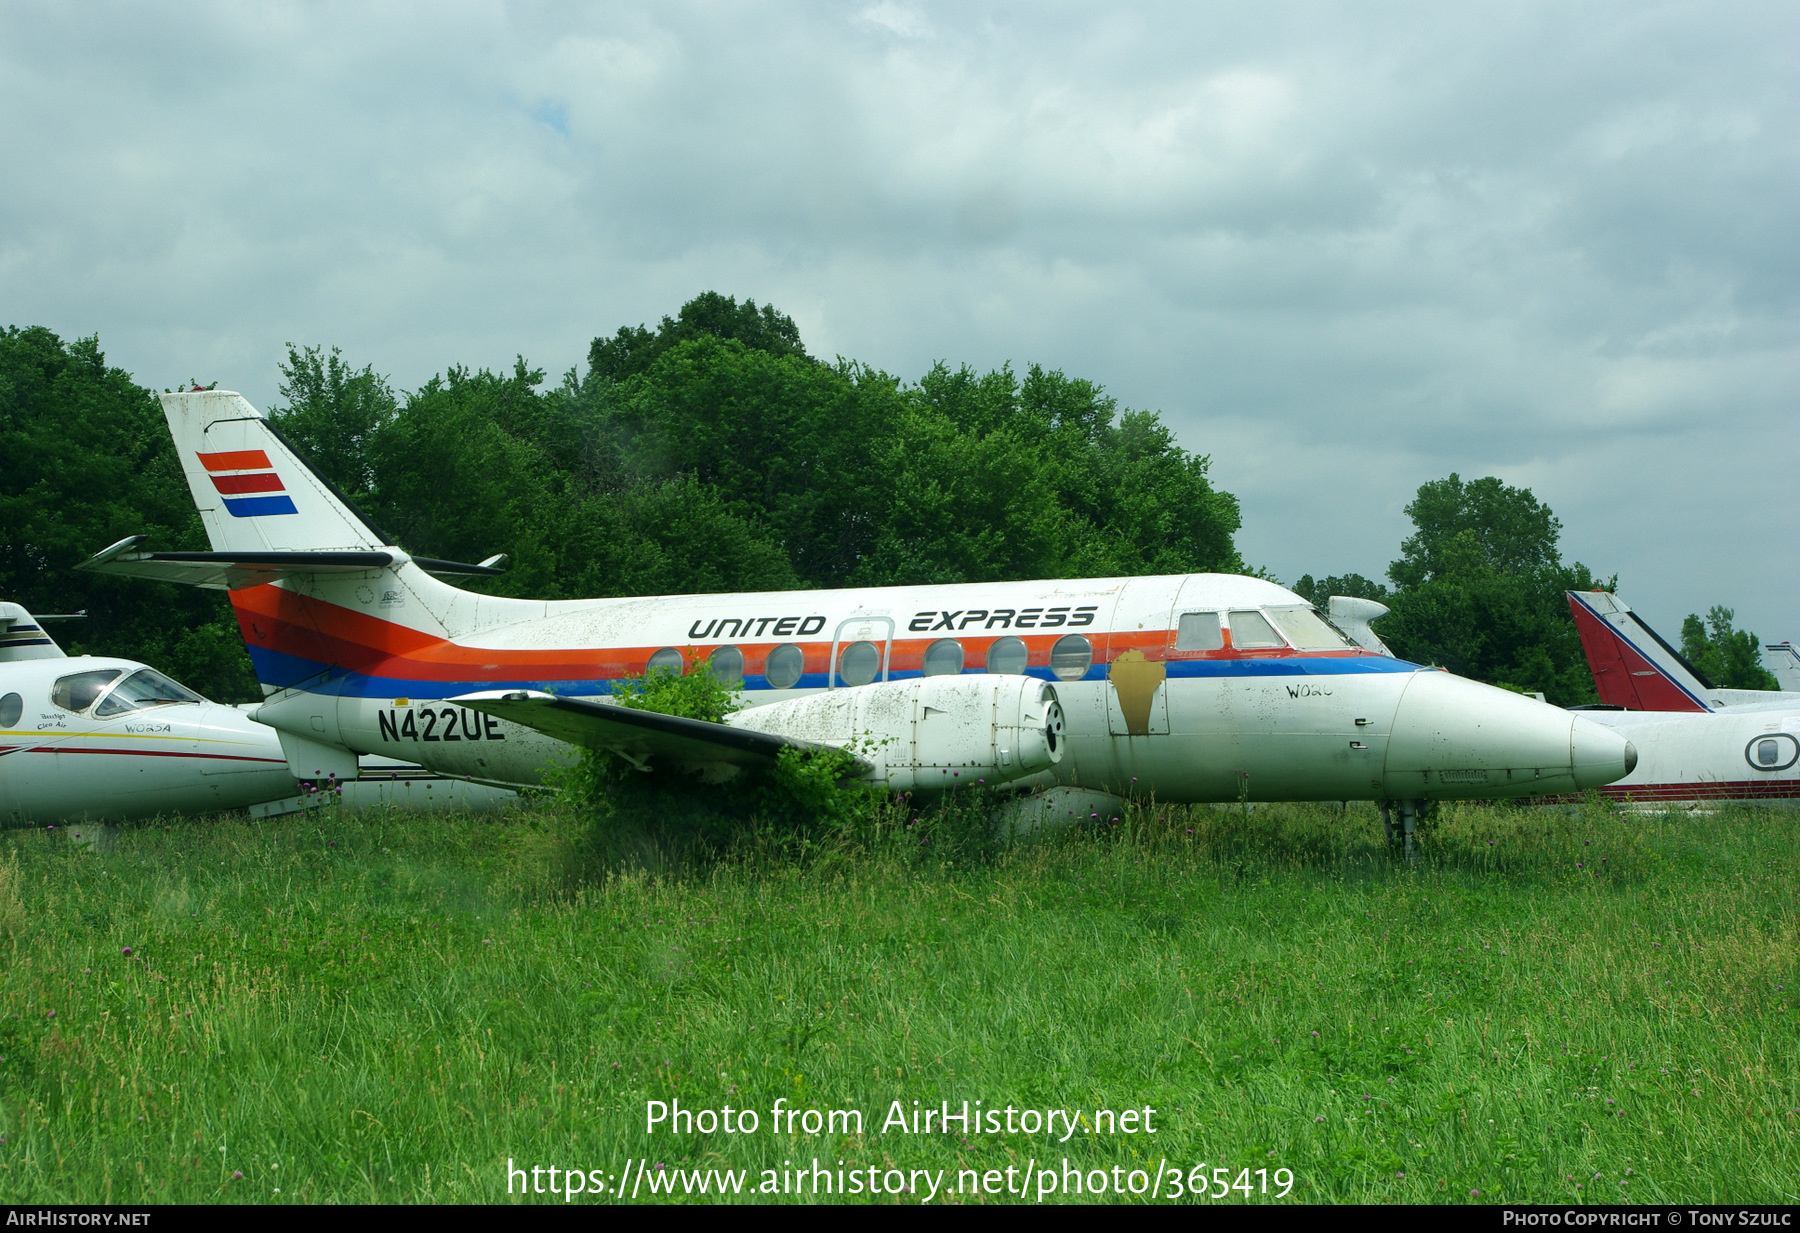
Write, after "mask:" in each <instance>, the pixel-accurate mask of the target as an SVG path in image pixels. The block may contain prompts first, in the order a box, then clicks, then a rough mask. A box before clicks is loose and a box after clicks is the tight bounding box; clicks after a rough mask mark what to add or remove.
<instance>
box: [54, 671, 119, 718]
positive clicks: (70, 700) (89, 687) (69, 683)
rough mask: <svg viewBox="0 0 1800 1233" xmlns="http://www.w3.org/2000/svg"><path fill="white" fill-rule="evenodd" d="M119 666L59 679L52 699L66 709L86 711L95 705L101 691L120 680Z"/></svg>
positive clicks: (78, 673) (77, 673)
mask: <svg viewBox="0 0 1800 1233" xmlns="http://www.w3.org/2000/svg"><path fill="white" fill-rule="evenodd" d="M119 676H120V670H119V669H118V668H95V669H94V670H93V671H91V672H76V673H72V674H70V675H69V676H65V677H62V678H60V679H58V681H57V682H56V684H55V685H53V686H51V689H50V701H51V702H53V703H55V704H56V705H57V706H60V707H61V708H62V709H63V710H65V711H77V712H79V711H85V710H87V709H88V708H89V707H90V706H92V705H94V699H95V698H98V697H99V696H100V691H101V690H103V689H105V688H106V687H107V686H108V685H110V684H112V683H113V682H114V681H116V680H118V679H119Z"/></svg>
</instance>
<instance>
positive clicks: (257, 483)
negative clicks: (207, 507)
mask: <svg viewBox="0 0 1800 1233" xmlns="http://www.w3.org/2000/svg"><path fill="white" fill-rule="evenodd" d="M207 478H208V479H210V480H211V481H212V482H213V487H214V488H217V489H218V490H219V491H220V492H222V493H224V494H225V495H226V496H228V497H234V496H237V495H239V494H240V493H245V492H286V491H287V489H286V488H285V487H284V486H283V485H282V483H281V477H280V476H279V475H277V474H275V472H273V471H263V472H260V473H258V474H252V475H209V476H207Z"/></svg>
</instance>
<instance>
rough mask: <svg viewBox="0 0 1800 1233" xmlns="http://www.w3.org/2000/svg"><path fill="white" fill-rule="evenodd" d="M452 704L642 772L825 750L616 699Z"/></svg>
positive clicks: (503, 697)
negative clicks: (659, 764) (659, 766)
mask: <svg viewBox="0 0 1800 1233" xmlns="http://www.w3.org/2000/svg"><path fill="white" fill-rule="evenodd" d="M447 701H450V702H454V703H456V704H457V705H458V706H466V707H468V708H469V709H470V710H472V711H482V712H485V713H486V714H489V715H495V716H498V717H499V718H501V719H506V720H511V721H512V722H513V723H516V724H523V725H524V726H525V727H527V728H535V729H536V730H537V731H539V732H542V733H543V734H544V735H545V736H552V737H555V738H556V739H557V740H559V741H566V742H567V743H569V744H571V745H579V746H581V747H582V748H584V749H593V750H605V751H606V752H608V753H615V754H618V755H620V756H621V757H623V758H626V759H627V760H629V761H630V762H632V763H634V764H635V765H636V766H637V767H638V768H639V769H640V770H641V769H646V768H647V766H648V764H649V763H650V762H651V761H652V760H664V761H668V762H673V763H675V764H676V765H677V766H678V767H680V768H682V769H684V770H695V769H703V768H707V767H718V766H738V767H743V768H746V769H752V770H755V769H768V768H770V767H773V766H774V765H775V760H776V758H777V757H778V756H779V755H780V753H781V751H782V750H783V749H809V750H810V749H823V748H826V746H823V745H818V744H815V743H814V742H812V741H802V740H796V739H795V738H793V737H787V736H774V735H771V734H769V733H767V732H754V731H751V730H750V729H748V728H734V727H731V726H730V725H728V724H715V723H709V722H707V721H706V720H703V719H683V718H681V717H680V716H679V715H663V714H660V713H659V712H656V711H640V710H638V709H636V708H635V707H628V706H620V705H619V704H617V703H615V702H590V701H588V700H586V699H583V698H559V697H557V696H556V695H555V694H547V693H543V692H540V691H538V690H535V689H506V690H486V691H483V692H480V693H472V694H462V695H459V696H457V697H454V698H450V699H447ZM856 765H857V767H858V769H859V770H862V771H865V772H866V771H868V770H870V769H871V768H870V767H868V766H867V764H865V763H863V762H862V761H861V760H860V759H858V760H857V764H856Z"/></svg>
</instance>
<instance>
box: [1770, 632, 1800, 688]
mask: <svg viewBox="0 0 1800 1233" xmlns="http://www.w3.org/2000/svg"><path fill="white" fill-rule="evenodd" d="M1763 667H1765V668H1767V669H1768V670H1769V671H1770V672H1771V673H1773V674H1774V676H1775V679H1776V680H1777V681H1779V682H1780V683H1781V688H1782V689H1783V690H1784V691H1786V692H1788V693H1800V651H1796V650H1795V649H1794V644H1793V643H1791V642H1774V643H1770V644H1769V645H1768V646H1765V647H1763Z"/></svg>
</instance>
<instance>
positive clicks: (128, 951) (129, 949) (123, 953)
mask: <svg viewBox="0 0 1800 1233" xmlns="http://www.w3.org/2000/svg"><path fill="white" fill-rule="evenodd" d="M119 953H120V954H121V955H129V954H130V953H131V947H129V946H127V947H126V948H125V949H124V950H122V951H120V952H119Z"/></svg>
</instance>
